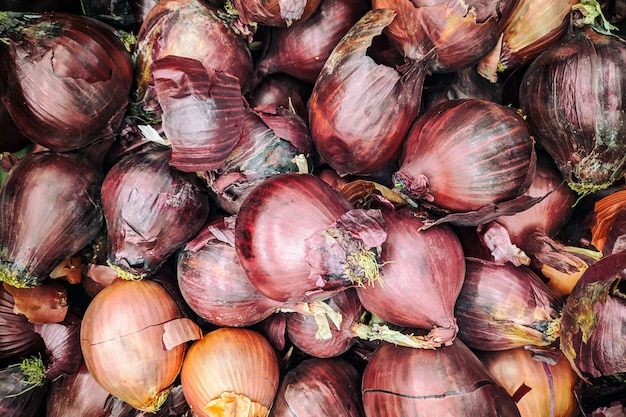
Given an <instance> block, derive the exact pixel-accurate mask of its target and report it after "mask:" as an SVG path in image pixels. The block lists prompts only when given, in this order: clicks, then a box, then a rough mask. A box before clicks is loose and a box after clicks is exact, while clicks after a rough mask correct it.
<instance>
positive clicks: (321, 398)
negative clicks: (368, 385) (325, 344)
mask: <svg viewBox="0 0 626 417" xmlns="http://www.w3.org/2000/svg"><path fill="white" fill-rule="evenodd" d="M360 379H361V374H360V372H359V371H358V370H357V369H356V368H355V367H354V366H353V365H352V364H350V362H348V361H346V360H345V359H340V358H332V359H331V358H329V359H318V358H310V359H305V360H303V361H302V362H300V363H299V364H298V365H296V367H295V368H293V369H292V370H290V371H289V372H288V373H286V374H285V376H284V377H283V378H282V379H281V383H280V386H279V388H278V392H277V394H276V400H275V401H274V405H273V406H272V410H271V411H270V414H269V417H326V416H341V417H363V415H364V414H363V405H362V403H361V395H360V385H361V381H360Z"/></svg>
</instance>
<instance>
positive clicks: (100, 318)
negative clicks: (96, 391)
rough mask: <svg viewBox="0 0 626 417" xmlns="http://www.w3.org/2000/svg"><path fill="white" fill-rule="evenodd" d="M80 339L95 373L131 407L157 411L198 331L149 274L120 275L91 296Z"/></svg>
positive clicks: (101, 382) (87, 362)
mask: <svg viewBox="0 0 626 417" xmlns="http://www.w3.org/2000/svg"><path fill="white" fill-rule="evenodd" d="M80 331H81V334H80V345H81V350H82V353H83V357H84V359H85V364H86V366H87V369H88V370H89V372H90V373H91V374H92V375H93V377H94V379H95V380H96V381H97V382H98V384H100V386H102V387H103V388H104V389H105V390H107V391H108V392H109V393H110V394H112V395H114V396H115V397H117V398H119V399H121V400H123V401H125V402H127V403H128V404H130V405H132V406H133V407H135V408H137V409H139V410H142V411H146V412H155V411H157V410H159V408H160V407H161V405H162V404H163V403H164V402H165V400H166V399H167V396H168V394H169V391H170V389H171V386H172V384H173V383H174V382H175V380H176V378H177V377H178V374H179V372H180V369H181V366H182V363H183V357H184V354H185V351H186V345H185V342H187V341H188V340H191V339H194V338H199V337H200V336H201V334H200V331H199V328H198V326H197V325H196V324H195V323H194V322H193V321H191V320H189V319H187V318H184V317H183V316H182V314H181V312H180V309H179V308H178V306H177V304H176V302H175V300H174V298H173V297H172V296H171V295H170V294H169V293H168V292H167V291H166V290H165V288H164V287H163V286H161V285H160V284H158V283H157V282H156V281H153V280H141V281H127V280H122V279H118V280H116V281H114V282H113V283H112V284H110V285H109V286H108V287H106V288H104V289H103V290H102V291H100V292H99V293H98V294H96V296H95V297H94V298H93V300H92V301H91V303H90V304H89V306H88V307H87V309H86V311H85V315H84V317H83V321H82V325H81V329H80Z"/></svg>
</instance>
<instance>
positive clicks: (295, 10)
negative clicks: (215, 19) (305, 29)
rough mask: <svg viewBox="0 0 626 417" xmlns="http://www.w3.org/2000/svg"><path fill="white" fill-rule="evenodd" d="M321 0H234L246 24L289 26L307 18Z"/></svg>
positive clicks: (234, 4) (240, 16)
mask: <svg viewBox="0 0 626 417" xmlns="http://www.w3.org/2000/svg"><path fill="white" fill-rule="evenodd" d="M320 2H321V0H269V1H268V0H232V3H233V6H234V7H235V9H236V10H237V13H238V14H239V18H240V19H241V21H242V22H243V23H244V24H254V23H257V24H261V25H265V26H277V27H289V26H291V25H292V24H294V23H297V22H302V21H305V20H307V19H308V18H309V17H311V15H312V14H313V13H315V11H316V10H317V8H318V7H319V5H320Z"/></svg>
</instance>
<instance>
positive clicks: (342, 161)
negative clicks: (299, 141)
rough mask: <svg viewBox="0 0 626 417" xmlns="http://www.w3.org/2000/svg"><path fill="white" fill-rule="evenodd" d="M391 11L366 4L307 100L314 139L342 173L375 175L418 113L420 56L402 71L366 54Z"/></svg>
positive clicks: (389, 162) (422, 73)
mask: <svg viewBox="0 0 626 417" xmlns="http://www.w3.org/2000/svg"><path fill="white" fill-rule="evenodd" d="M395 15H396V13H395V12H394V11H392V10H390V9H379V10H370V11H369V12H367V14H365V16H363V17H362V18H361V19H360V20H359V21H358V22H357V23H355V24H354V25H353V26H352V28H351V29H350V30H349V31H348V32H347V33H346V35H345V36H344V37H343V38H342V39H341V41H340V42H339V43H338V44H337V46H336V47H335V48H334V49H333V51H332V52H331V54H330V56H329V57H328V59H327V60H326V63H325V64H324V67H323V68H322V70H321V72H320V74H319V76H318V77H317V81H316V82H315V86H314V87H313V91H312V93H311V97H310V98H309V101H308V104H307V106H308V112H309V116H308V120H309V126H310V129H311V137H312V138H313V143H314V144H315V147H316V149H317V151H318V153H319V155H320V156H321V158H322V160H323V161H324V162H326V163H328V165H330V166H331V167H332V168H333V169H334V170H335V171H337V173H338V174H339V175H341V176H345V175H348V174H355V175H375V174H377V173H380V172H382V171H385V169H388V168H389V167H390V166H392V164H393V163H395V161H396V159H397V157H398V155H399V153H400V150H401V148H402V143H403V141H404V138H405V136H406V134H407V132H408V130H409V128H410V126H411V124H412V123H413V121H414V120H415V118H416V117H417V115H418V113H419V110H420V101H421V96H422V88H423V84H424V78H425V77H426V73H427V71H426V68H425V67H426V65H427V63H426V62H425V61H416V62H413V61H412V62H407V63H406V64H405V65H403V66H402V68H401V72H399V71H398V70H396V69H395V68H392V67H388V66H385V65H380V64H377V63H376V62H375V61H374V60H373V59H372V58H370V57H369V56H368V55H367V50H368V48H369V47H370V46H371V45H372V41H373V39H374V38H375V37H377V36H380V35H381V33H382V31H383V29H384V28H385V27H386V26H387V25H389V24H390V23H391V22H392V21H393V19H394V17H395Z"/></svg>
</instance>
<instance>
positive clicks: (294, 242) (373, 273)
mask: <svg viewBox="0 0 626 417" xmlns="http://www.w3.org/2000/svg"><path fill="white" fill-rule="evenodd" d="M379 217H380V215H379V214H378V213H377V212H376V211H371V212H368V211H365V210H352V206H351V204H350V203H349V202H348V201H347V200H346V199H345V198H344V197H343V196H342V195H341V194H339V192H337V191H336V190H335V189H333V188H332V187H331V186H330V185H328V184H327V183H325V182H324V181H323V180H321V179H320V178H318V177H317V176H315V175H312V174H296V173H286V174H279V175H276V176H274V177H271V178H269V179H267V180H265V181H264V182H262V183H261V184H259V185H258V186H257V187H256V188H255V189H254V190H252V192H251V193H250V194H249V195H248V197H247V198H246V199H245V200H244V202H243V203H242V205H241V208H240V210H239V213H238V215H237V221H236V224H235V248H236V250H237V256H238V258H239V262H240V263H241V266H242V267H243V269H244V271H245V273H246V276H247V277H248V279H249V280H250V283H251V284H252V285H254V287H255V288H256V289H257V290H258V291H259V292H260V293H261V294H264V295H265V296H267V297H269V298H272V299H275V300H278V301H314V300H320V299H325V298H328V297H329V296H330V295H331V294H332V293H333V292H337V291H342V290H344V289H346V288H348V287H351V286H354V285H375V283H376V282H377V281H378V280H379V265H378V261H377V259H378V257H377V247H378V246H379V245H380V243H381V242H382V241H383V240H384V238H385V232H384V230H383V229H382V226H381V225H380V222H381V221H382V219H380V218H379Z"/></svg>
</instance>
